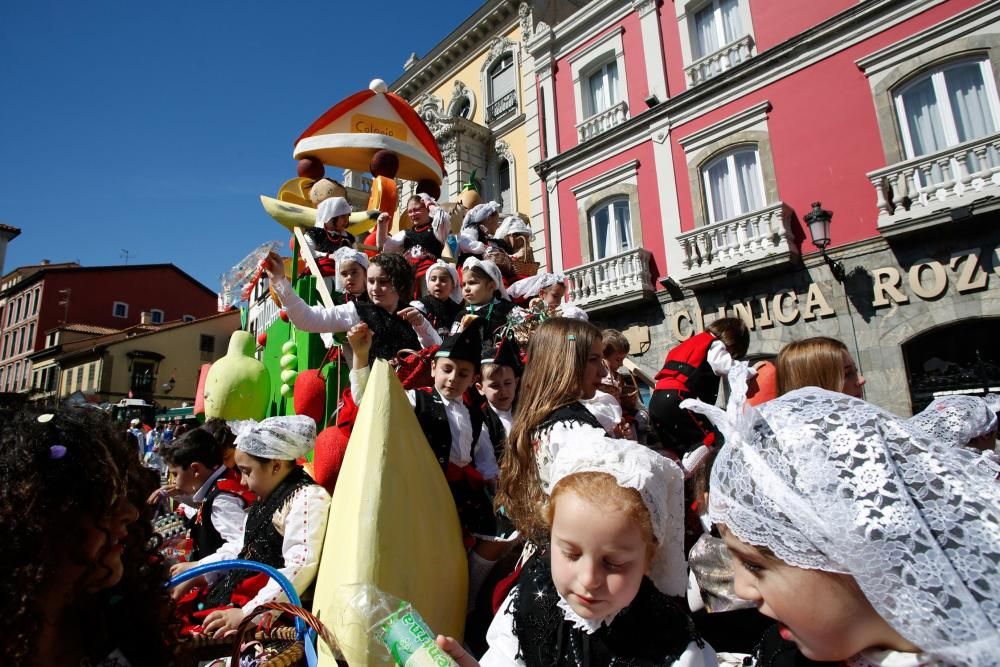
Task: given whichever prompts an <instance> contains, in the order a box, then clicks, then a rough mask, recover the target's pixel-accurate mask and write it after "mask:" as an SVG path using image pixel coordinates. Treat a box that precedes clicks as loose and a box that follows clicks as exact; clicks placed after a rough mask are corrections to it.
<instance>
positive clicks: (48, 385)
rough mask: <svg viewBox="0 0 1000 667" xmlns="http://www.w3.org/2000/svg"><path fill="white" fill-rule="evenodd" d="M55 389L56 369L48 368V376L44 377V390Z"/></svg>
mask: <svg viewBox="0 0 1000 667" xmlns="http://www.w3.org/2000/svg"><path fill="white" fill-rule="evenodd" d="M55 390H56V369H55V368H50V369H49V376H48V377H47V378H46V379H45V391H55Z"/></svg>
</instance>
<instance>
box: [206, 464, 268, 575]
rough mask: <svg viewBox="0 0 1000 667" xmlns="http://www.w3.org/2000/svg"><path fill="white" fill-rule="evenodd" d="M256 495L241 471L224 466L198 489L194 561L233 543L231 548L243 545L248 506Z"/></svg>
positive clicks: (234, 548)
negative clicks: (244, 484)
mask: <svg viewBox="0 0 1000 667" xmlns="http://www.w3.org/2000/svg"><path fill="white" fill-rule="evenodd" d="M256 498H257V497H256V496H255V495H254V494H253V493H252V492H250V491H249V490H247V489H246V488H244V486H243V484H242V482H241V480H240V473H239V471H238V470H235V469H234V468H227V467H226V466H224V465H220V466H219V467H218V468H216V469H215V471H214V472H213V473H212V474H211V475H210V476H209V478H208V479H207V480H205V483H204V484H202V485H201V488H199V489H198V491H196V492H195V494H194V497H193V498H192V502H193V503H194V504H195V505H196V506H197V507H198V510H197V514H195V516H194V521H193V525H192V526H191V545H192V548H191V557H190V558H189V560H191V561H200V560H201V559H202V558H205V557H206V556H210V555H212V554H214V553H215V552H216V551H218V550H219V549H220V548H222V546H223V545H226V544H229V547H228V548H227V551H234V550H235V551H239V549H240V547H241V546H242V545H243V522H244V521H245V520H246V508H247V506H248V505H250V504H251V503H252V502H253V501H254V500H256Z"/></svg>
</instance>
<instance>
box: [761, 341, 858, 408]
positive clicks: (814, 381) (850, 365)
mask: <svg viewBox="0 0 1000 667" xmlns="http://www.w3.org/2000/svg"><path fill="white" fill-rule="evenodd" d="M775 366H776V367H777V373H778V396H782V395H784V394H787V393H788V392H790V391H792V390H794V389H800V388H802V387H820V388H821V389H826V390H828V391H836V392H838V393H841V394H847V395H848V396H853V397H854V398H864V395H863V393H862V391H861V388H862V387H863V386H864V385H865V378H864V376H863V375H861V373H860V372H859V371H858V367H857V366H856V365H855V363H854V359H852V358H851V353H850V352H848V351H847V346H846V345H844V344H843V343H841V342H840V341H839V340H837V339H835V338H827V337H826V336H815V337H813V338H806V339H803V340H797V341H794V342H791V343H789V344H788V345H786V346H785V347H783V348H782V349H781V352H779V353H778V358H777V359H776V360H775Z"/></svg>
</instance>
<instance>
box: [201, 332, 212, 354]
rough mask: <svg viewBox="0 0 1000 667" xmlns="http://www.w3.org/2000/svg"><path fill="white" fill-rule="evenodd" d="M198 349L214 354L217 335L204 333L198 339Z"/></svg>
mask: <svg viewBox="0 0 1000 667" xmlns="http://www.w3.org/2000/svg"><path fill="white" fill-rule="evenodd" d="M198 349H199V350H201V351H202V352H205V353H208V354H213V353H214V352H215V336H206V335H205V334H202V335H201V338H200V340H199V341H198Z"/></svg>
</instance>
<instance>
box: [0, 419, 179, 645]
mask: <svg viewBox="0 0 1000 667" xmlns="http://www.w3.org/2000/svg"><path fill="white" fill-rule="evenodd" d="M157 482H158V479H157V477H156V474H155V473H154V472H152V471H150V470H147V469H145V468H143V467H142V466H141V465H140V463H139V460H138V458H137V457H136V456H135V451H134V449H133V448H130V447H129V445H128V444H127V443H126V441H125V438H124V434H123V433H121V432H120V430H119V429H118V428H115V427H114V425H113V424H112V423H111V420H110V419H108V418H107V417H106V416H105V415H104V414H103V413H102V412H100V411H97V410H90V409H84V408H63V409H57V410H54V411H52V412H44V413H42V412H38V411H37V410H35V409H32V408H23V409H21V410H18V411H16V412H15V411H4V412H2V413H0V531H2V534H3V535H4V537H5V539H4V548H3V549H2V550H0V571H2V572H3V573H4V576H3V578H2V581H0V637H2V639H0V646H2V651H0V661H2V662H3V663H4V664H10V665H81V664H86V665H128V664H132V665H139V664H141V665H167V664H169V663H170V662H171V658H172V645H173V642H172V634H173V633H172V631H171V629H170V627H169V626H168V619H169V616H170V611H171V602H170V598H169V596H168V594H167V591H166V590H165V589H164V588H163V584H164V582H165V581H166V580H167V574H166V570H165V568H164V566H163V563H162V561H161V559H160V558H159V556H158V555H157V554H156V547H157V546H158V541H157V539H156V538H154V533H153V529H152V525H151V514H152V508H150V507H149V506H148V505H146V503H145V502H143V501H144V500H145V499H146V498H147V497H148V496H149V494H150V492H151V491H152V490H153V489H154V488H156V486H157Z"/></svg>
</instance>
